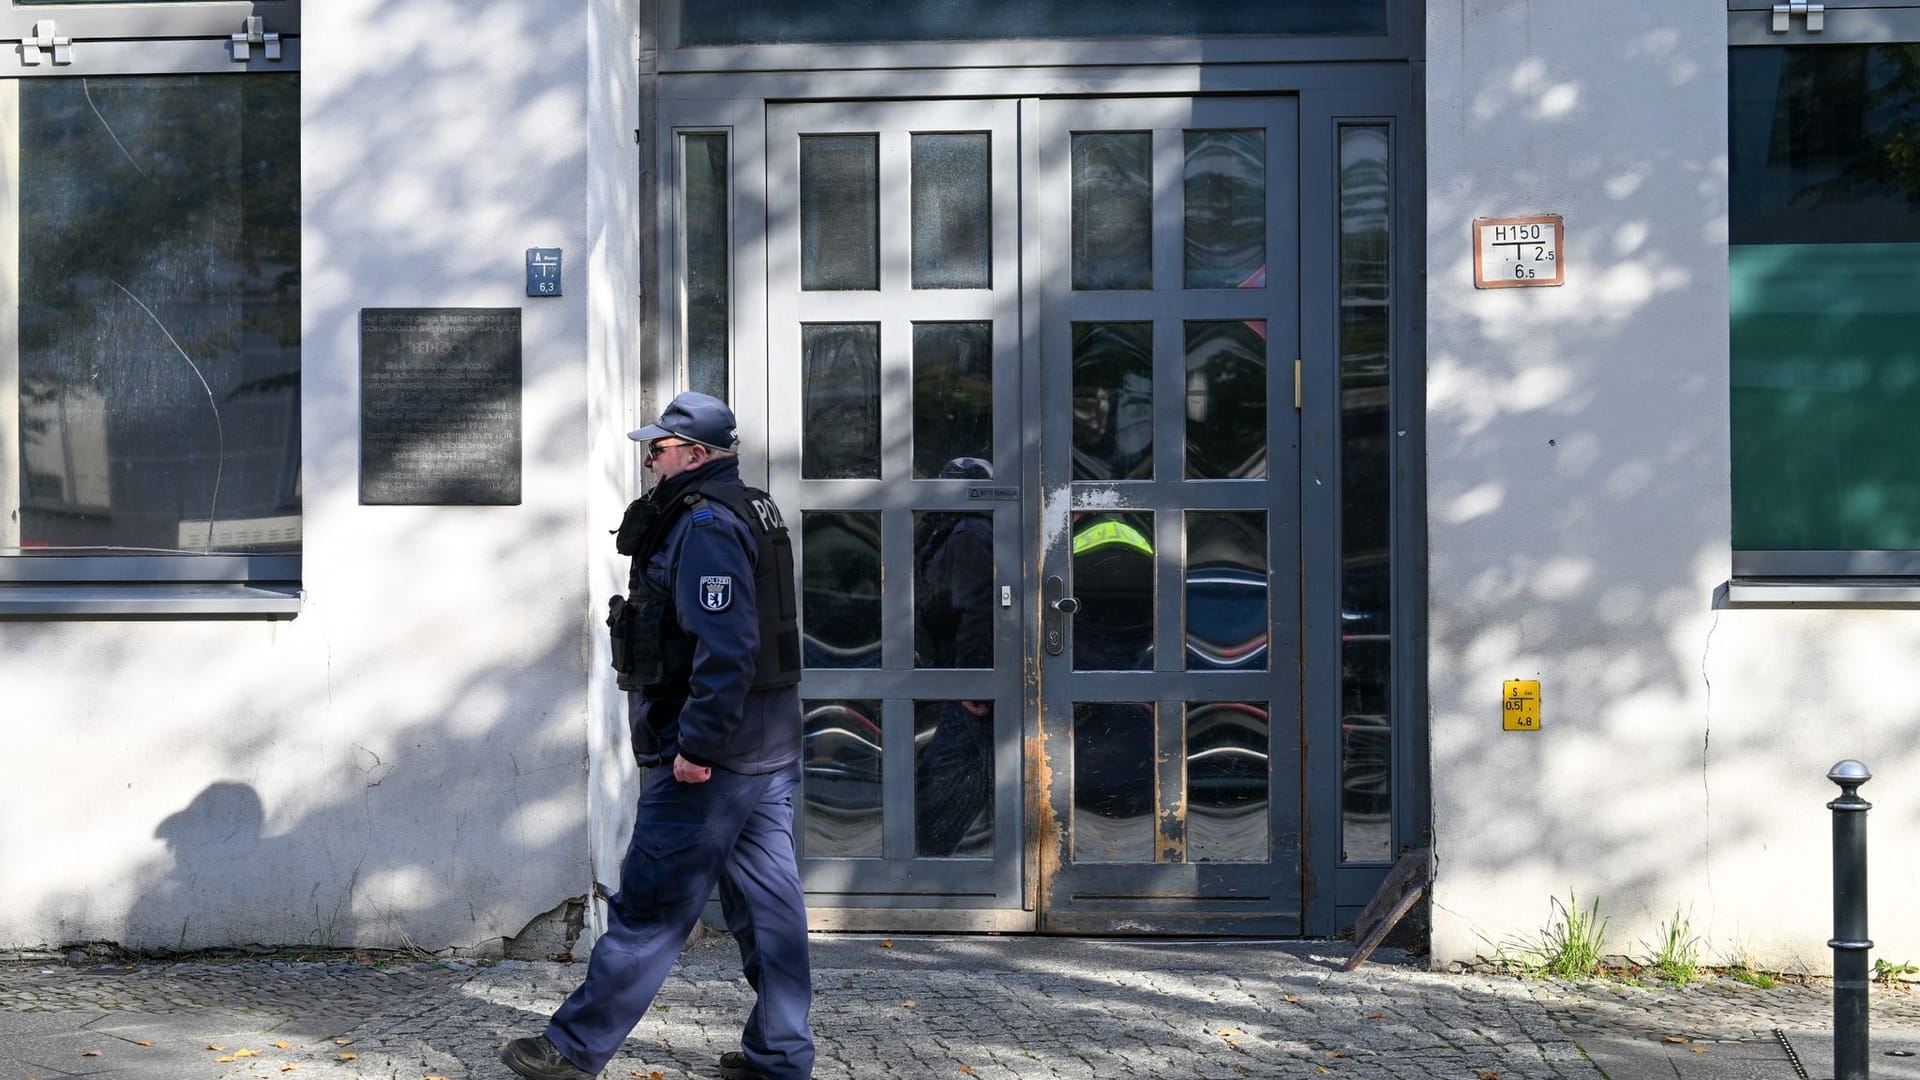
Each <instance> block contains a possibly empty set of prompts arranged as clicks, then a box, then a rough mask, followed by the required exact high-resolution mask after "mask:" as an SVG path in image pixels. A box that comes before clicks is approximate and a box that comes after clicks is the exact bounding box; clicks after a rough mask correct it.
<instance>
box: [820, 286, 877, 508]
mask: <svg viewBox="0 0 1920 1080" xmlns="http://www.w3.org/2000/svg"><path fill="white" fill-rule="evenodd" d="M800 369H801V370H800V395H801V409H802V413H803V415H802V417H801V431H802V432H803V433H804V435H805V438H803V439H802V440H801V441H800V475H802V476H804V477H806V478H807V479H809V480H834V479H844V478H850V477H852V478H865V479H874V478H877V477H878V476H879V475H880V326H879V324H878V323H819V324H809V325H806V326H802V327H801V328H800Z"/></svg>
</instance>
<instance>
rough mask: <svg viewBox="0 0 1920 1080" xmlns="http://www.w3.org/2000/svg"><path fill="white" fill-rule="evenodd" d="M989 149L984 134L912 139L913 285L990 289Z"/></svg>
mask: <svg viewBox="0 0 1920 1080" xmlns="http://www.w3.org/2000/svg"><path fill="white" fill-rule="evenodd" d="M992 168H993V163H992V149H991V147H990V146H989V145H988V142H987V135H986V133H984V132H979V133H973V132H968V133H963V134H952V135H915V136H914V137H913V181H912V187H913V287H914V288H916V289H988V288H992V287H993V199H992V184H991V177H992Z"/></svg>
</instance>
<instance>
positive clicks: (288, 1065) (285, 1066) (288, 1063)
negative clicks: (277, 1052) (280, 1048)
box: [280, 1061, 300, 1072]
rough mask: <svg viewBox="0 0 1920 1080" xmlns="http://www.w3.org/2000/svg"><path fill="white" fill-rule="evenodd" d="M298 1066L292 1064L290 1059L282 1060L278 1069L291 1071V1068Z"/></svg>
mask: <svg viewBox="0 0 1920 1080" xmlns="http://www.w3.org/2000/svg"><path fill="white" fill-rule="evenodd" d="M299 1067H300V1066H298V1065H295V1064H294V1063H293V1062H291V1061H286V1062H282V1063H281V1064H280V1071H281V1072H292V1071H293V1070H295V1069H297V1068H299Z"/></svg>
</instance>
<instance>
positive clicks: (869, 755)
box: [800, 701, 885, 859]
mask: <svg viewBox="0 0 1920 1080" xmlns="http://www.w3.org/2000/svg"><path fill="white" fill-rule="evenodd" d="M802 738H803V739H804V740H805V746H804V749H803V750H802V751H801V766H800V767H801V770H802V773H801V780H800V794H801V799H802V804H803V814H802V818H803V822H802V825H801V836H800V843H801V849H802V851H803V852H804V854H805V855H806V856H807V857H808V858H814V859H820V858H846V857H867V858H878V857H879V856H880V855H881V853H882V852H881V843H882V833H883V830H882V826H883V825H884V818H885V811H884V800H883V799H882V797H881V771H880V770H881V762H882V757H881V753H880V747H881V742H880V703H879V702H878V701H809V702H807V703H806V722H805V728H804V734H803V736H802Z"/></svg>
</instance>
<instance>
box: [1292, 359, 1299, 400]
mask: <svg viewBox="0 0 1920 1080" xmlns="http://www.w3.org/2000/svg"><path fill="white" fill-rule="evenodd" d="M1300 402H1301V396H1300V361H1298V360H1295V361H1294V362H1293V407H1294V408H1296V409H1298V408H1299V407H1300Z"/></svg>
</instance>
